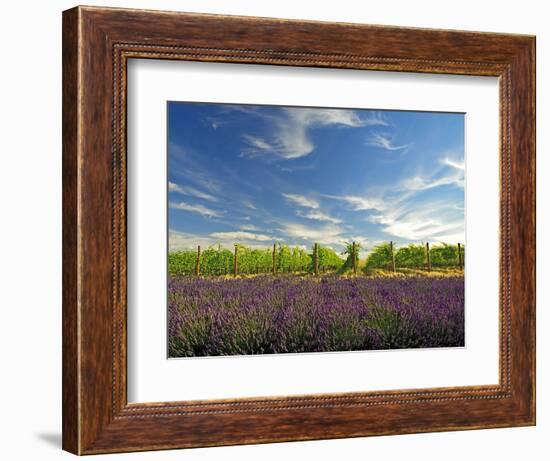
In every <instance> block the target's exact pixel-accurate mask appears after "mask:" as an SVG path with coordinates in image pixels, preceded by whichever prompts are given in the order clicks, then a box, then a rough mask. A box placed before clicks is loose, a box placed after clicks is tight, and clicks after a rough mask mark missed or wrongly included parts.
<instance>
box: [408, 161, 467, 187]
mask: <svg viewBox="0 0 550 461" xmlns="http://www.w3.org/2000/svg"><path fill="white" fill-rule="evenodd" d="M438 164H439V165H440V166H439V167H438V166H437V165H436V166H434V168H433V170H432V171H431V173H430V174H429V175H422V174H418V175H415V176H412V177H410V178H407V179H405V180H404V181H403V182H402V187H403V188H404V189H406V190H410V191H422V190H428V189H433V188H435V187H440V186H448V185H455V186H457V187H461V188H464V162H463V161H462V162H461V161H459V160H453V159H451V158H449V157H443V158H440V159H439V160H438Z"/></svg>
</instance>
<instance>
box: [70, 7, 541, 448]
mask: <svg viewBox="0 0 550 461" xmlns="http://www.w3.org/2000/svg"><path fill="white" fill-rule="evenodd" d="M131 58H148V59H175V60H193V61H221V62H233V63H254V64H277V65H287V66H316V67H334V68H348V69H370V70H385V71H408V72H429V73H446V74H462V75H491V76H497V77H499V79H500V103H501V104H500V107H501V109H500V136H501V140H500V159H501V172H500V173H501V204H500V207H501V210H500V211H501V275H500V312H501V316H500V354H499V356H500V359H499V364H500V382H499V384H498V385H496V386H475V387H452V388H444V389H443V388H438V389H418V390H414V391H391V392H386V391H384V392H365V393H346V394H331V395H304V396H296V397H268V398H261V399H259V398H249V399H235V400H212V401H191V402H162V403H150V404H129V403H128V402H127V399H126V322H125V319H126V302H125V300H126V266H125V264H126V253H125V252H126V239H125V235H126V221H125V206H126V195H125V194H126V169H125V162H126V150H125V142H126V125H125V123H126V113H125V110H126V63H127V61H128V59H131ZM533 424H535V38H534V37H531V36H520V35H508V34H492V33H491V34H490V33H477V32H475V33H474V32H458V31H444V30H426V29H409V28H398V27H385V26H371V25H356V24H334V23H320V22H306V21H287V20H279V19H265V18H249V17H237V16H233V17H224V16H215V15H201V14H186V13H173V12H160V11H140V10H126V9H111V8H94V7H77V8H73V9H71V10H68V11H65V12H64V13H63V448H64V449H65V450H68V451H70V452H73V453H76V454H91V453H106V452H122V451H137V450H154V449H167V448H181V447H199V446H213V445H232V444H243V443H265V442H276V441H288V440H310V439H324V438H335V437H357V436H368V435H382V434H403V433H411V432H430V431H442V430H463V429H476V428H489V427H505V426H525V425H533Z"/></svg>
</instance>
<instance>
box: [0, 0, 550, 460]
mask: <svg viewBox="0 0 550 461" xmlns="http://www.w3.org/2000/svg"><path fill="white" fill-rule="evenodd" d="M107 1H108V4H109V6H124V7H135V8H155V9H166V10H180V11H197V12H209V13H223V14H242V15H255V16H272V17H284V18H295V19H318V20H327V21H346V22H359V23H361V22H363V23H373V24H391V25H403V26H417V27H434V28H453V29H465V30H484V31H494V32H516V33H527V34H536V35H537V49H538V52H537V61H538V65H537V67H538V71H537V83H538V90H537V93H538V95H537V106H538V110H537V112H538V121H537V127H538V130H537V132H538V140H537V141H538V142H537V144H538V165H537V170H538V180H537V182H538V186H539V187H538V199H537V202H538V211H539V212H538V226H537V227H538V238H537V240H538V254H539V258H538V271H537V279H538V280H537V283H538V287H539V289H538V321H537V323H538V335H537V336H538V341H537V343H538V405H537V407H538V425H537V427H534V428H520V429H497V430H483V431H468V432H454V433H437V434H419V435H407V436H392V437H376V438H363V439H348V440H331V441H318V442H301V443H286V444H271V445H256V446H244V447H230V448H209V449H200V450H187V451H181V450H180V451H178V450H176V451H167V452H160V453H139V454H125V455H117V456H118V457H117V459H136V460H153V459H155V460H165V459H166V460H169V459H179V460H200V461H203V460H214V459H225V460H231V459H235V460H237V459H238V460H258V459H262V460H270V459H273V460H275V459H277V460H279V459H316V460H325V459H326V460H329V459H346V460H347V459H350V460H351V459H366V458H370V459H388V460H392V459H400V458H401V459H406V460H407V461H414V460H423V461H430V460H438V461H440V460H441V459H444V460H445V461H451V460H465V459H470V458H471V459H480V458H481V457H486V458H488V459H498V460H501V461H505V460H516V459H530V460H543V459H548V458H547V457H548V452H549V451H550V443H549V441H548V439H549V438H550V406H549V404H550V399H549V398H548V397H547V393H548V392H550V375H549V372H548V369H549V367H548V366H545V363H544V362H545V360H546V361H547V360H548V358H547V357H548V356H549V347H550V339H549V335H550V333H548V326H550V325H549V324H548V316H547V315H545V312H544V310H545V308H547V307H548V306H546V305H545V304H547V300H548V283H546V287H545V286H544V278H545V271H546V269H547V266H548V257H549V256H550V255H549V254H548V252H549V250H548V245H545V242H543V240H542V236H543V234H547V235H548V233H549V232H550V227H549V225H550V222H549V218H548V215H550V214H549V213H544V212H543V210H544V208H545V204H546V203H547V201H548V199H549V198H550V197H549V194H550V181H546V184H543V181H542V178H544V176H545V175H548V174H549V173H550V172H548V171H547V170H548V160H545V159H544V158H543V155H542V153H543V152H544V151H545V150H546V149H547V148H548V143H549V142H550V141H549V139H550V138H549V137H548V136H547V134H546V133H545V132H544V131H543V129H542V127H544V126H548V125H549V124H550V116H549V110H550V109H549V107H550V98H549V94H548V89H547V87H545V85H544V82H547V81H548V80H549V78H550V30H549V29H548V20H549V19H550V15H549V14H548V12H547V11H545V3H546V2H542V1H536V0H523V1H521V2H517V1H514V2H510V1H504V0H501V1H498V2H497V1H494V2H493V1H487V2H481V1H479V0H477V1H470V0H462V1H460V2H442V1H422V0H415V1H407V0H399V1H397V0H395V1H391V0H388V1H385V2H360V1H357V0H355V1H354V0H338V1H336V2H334V1H320V0H317V1H305V0H304V1H302V2H298V1H296V0H277V1H275V0H269V1H263V2H259V1H257V0H256V1H255V0H231V1H222V0H181V1H169V0H160V1H152V0H150V1H146V0H141V1H140V0H133V1H115V0H105V2H96V1H92V0H89V1H88V2H87V4H94V5H96V4H97V5H105V4H107V3H106V2H107ZM74 5H75V3H73V2H71V1H64V0H63V1H61V0H58V1H48V2H38V1H36V2H29V1H19V2H17V1H11V2H4V3H3V5H2V12H1V15H0V34H1V41H0V43H1V47H2V58H3V60H2V65H1V73H0V83H1V84H0V126H1V130H0V162H1V163H0V204H1V206H0V216H1V220H0V280H1V284H0V315H1V319H0V351H1V354H2V362H1V364H2V366H1V368H0V370H1V371H0V376H1V378H0V395H1V396H2V408H1V409H0V434H1V437H0V440H1V441H2V443H1V444H0V450H1V451H0V453H2V455H1V456H2V458H3V459H9V460H17V459H41V460H50V459H69V458H70V456H71V455H69V454H67V453H64V452H61V450H60V445H61V11H62V10H63V9H67V8H70V7H72V6H74ZM543 259H544V260H545V261H543ZM545 452H546V453H545ZM100 458H102V457H98V458H97V459H100ZM113 459H114V458H113Z"/></svg>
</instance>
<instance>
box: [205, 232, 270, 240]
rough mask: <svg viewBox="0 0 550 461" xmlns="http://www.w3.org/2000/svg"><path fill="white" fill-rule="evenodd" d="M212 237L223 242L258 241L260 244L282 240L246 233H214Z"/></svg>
mask: <svg viewBox="0 0 550 461" xmlns="http://www.w3.org/2000/svg"><path fill="white" fill-rule="evenodd" d="M210 237H212V238H214V239H221V240H234V241H238V240H257V241H259V242H272V241H274V240H280V239H277V238H274V237H271V236H269V235H265V234H254V233H252V232H245V231H233V232H213V233H211V234H210Z"/></svg>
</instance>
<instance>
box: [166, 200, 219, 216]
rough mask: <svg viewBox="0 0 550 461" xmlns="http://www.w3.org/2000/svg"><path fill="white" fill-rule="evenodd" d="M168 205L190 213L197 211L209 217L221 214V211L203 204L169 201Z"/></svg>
mask: <svg viewBox="0 0 550 461" xmlns="http://www.w3.org/2000/svg"><path fill="white" fill-rule="evenodd" d="M169 206H170V208H173V209H175V210H183V211H189V212H191V213H197V214H200V215H202V216H207V217H209V218H221V217H222V216H223V212H221V211H216V210H212V209H210V208H207V207H205V206H203V205H193V204H191V203H186V202H178V203H174V202H170V204H169Z"/></svg>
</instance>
